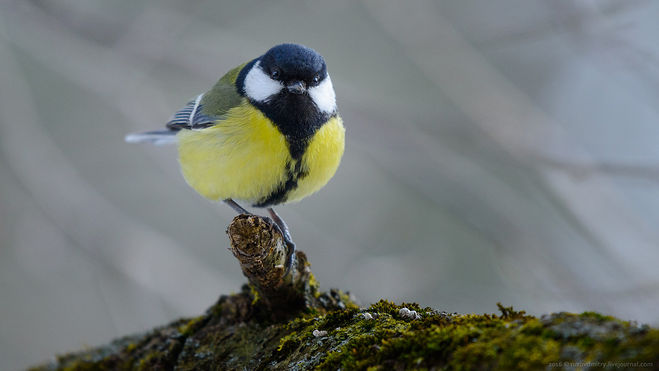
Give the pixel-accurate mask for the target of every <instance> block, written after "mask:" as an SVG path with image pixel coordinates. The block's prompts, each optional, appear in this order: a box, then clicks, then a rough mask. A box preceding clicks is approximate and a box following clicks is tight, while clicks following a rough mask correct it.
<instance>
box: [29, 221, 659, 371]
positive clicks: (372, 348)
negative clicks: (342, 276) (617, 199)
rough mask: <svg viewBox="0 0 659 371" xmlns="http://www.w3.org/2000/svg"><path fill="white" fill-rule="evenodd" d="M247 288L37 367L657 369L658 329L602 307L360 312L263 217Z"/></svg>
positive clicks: (386, 306) (243, 240) (244, 262)
mask: <svg viewBox="0 0 659 371" xmlns="http://www.w3.org/2000/svg"><path fill="white" fill-rule="evenodd" d="M228 233H229V235H230V240H231V242H232V248H231V250H232V252H233V253H234V255H235V256H236V257H237V258H238V260H239V261H240V263H241V267H242V268H243V273H244V274H245V276H247V278H248V280H249V282H250V284H249V285H245V286H244V287H243V289H242V291H241V292H240V293H237V294H234V295H230V296H222V297H221V298H220V299H219V301H218V302H217V303H216V304H215V305H213V306H212V307H211V308H210V309H208V310H207V311H206V313H205V314H204V315H202V316H199V317H197V318H192V319H181V320H178V321H175V322H173V323H171V324H169V325H166V326H164V327H161V328H157V329H154V330H152V331H150V332H148V333H145V334H139V335H135V336H129V337H125V338H121V339H118V340H115V341H113V342H112V343H110V344H109V345H106V346H102V347H99V348H96V349H91V350H85V351H81V352H76V353H70V354H66V355H60V356H57V357H56V359H55V360H53V361H51V362H49V363H46V364H44V365H41V366H37V367H35V368H34V370H116V369H119V370H121V369H138V370H171V369H176V370H254V369H282V370H308V369H320V370H337V369H343V370H353V369H357V370H365V369H369V370H375V369H381V370H390V369H394V370H402V369H462V370H471V369H477V370H538V369H551V368H557V369H600V368H610V369H647V370H649V369H657V368H659V329H655V328H651V327H649V326H646V325H642V326H639V325H637V324H635V323H633V322H627V321H622V320H619V319H616V318H613V317H610V316H604V315H601V314H598V313H594V312H586V313H582V314H570V313H556V314H551V315H545V316H541V317H539V318H538V317H534V316H529V315H526V314H525V313H524V312H523V311H521V312H518V311H514V310H513V309H512V308H510V307H503V306H501V305H499V309H500V312H501V313H500V314H497V315H495V314H457V313H446V312H441V311H438V310H435V309H432V308H421V307H420V306H419V305H418V304H414V303H402V304H399V305H397V304H394V303H391V302H389V301H386V300H381V301H379V302H377V303H375V304H372V305H370V306H369V307H366V308H360V307H359V306H358V305H357V304H356V303H355V300H354V299H353V298H352V297H351V296H350V295H348V294H345V293H343V292H341V291H338V290H331V291H330V292H326V293H321V292H319V291H318V290H317V285H316V284H315V282H314V279H313V276H312V274H311V272H310V270H309V263H308V262H307V260H306V257H305V256H304V254H303V253H301V252H297V254H296V256H295V267H294V269H291V271H290V272H289V274H285V273H286V272H285V270H284V269H283V267H282V263H283V259H284V256H285V254H284V255H283V256H282V251H283V250H282V249H283V244H282V241H281V235H280V234H279V231H278V230H277V229H276V228H273V226H272V225H271V223H270V221H269V220H268V219H266V218H261V217H257V216H245V215H243V216H239V217H236V219H234V221H233V222H232V224H231V225H230V226H229V229H228Z"/></svg>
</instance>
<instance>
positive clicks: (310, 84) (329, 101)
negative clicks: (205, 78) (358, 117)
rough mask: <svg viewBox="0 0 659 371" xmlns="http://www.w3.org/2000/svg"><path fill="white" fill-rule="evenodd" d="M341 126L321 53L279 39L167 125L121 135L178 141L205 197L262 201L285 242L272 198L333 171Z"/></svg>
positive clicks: (302, 191)
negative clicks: (277, 43) (158, 128)
mask: <svg viewBox="0 0 659 371" xmlns="http://www.w3.org/2000/svg"><path fill="white" fill-rule="evenodd" d="M344 137H345V129H344V126H343V121H342V120H341V117H340V116H339V114H338V111H337V107H336V96H335V93H334V88H333V86H332V80H331V79H330V76H329V74H328V73H327V66H326V64H325V60H324V59H323V57H322V56H321V55H320V54H318V53H317V52H316V51H315V50H313V49H310V48H308V47H305V46H302V45H298V44H281V45H277V46H275V47H273V48H271V49H270V50H268V51H267V52H266V53H265V54H263V55H262V56H260V57H258V58H256V59H253V60H251V61H250V62H247V63H245V64H242V65H240V66H238V67H236V68H234V69H232V70H230V71H229V72H227V74H226V75H224V76H223V77H222V78H220V80H219V81H218V82H217V83H216V84H215V85H214V86H213V87H212V88H211V89H210V90H209V91H208V92H206V93H203V94H200V95H198V96H197V97H195V98H194V99H192V100H190V101H189V102H188V104H187V105H186V106H185V107H183V108H182V109H181V110H179V111H178V112H176V113H175V114H174V115H173V116H172V118H171V119H170V120H169V122H167V124H166V129H165V130H158V131H150V132H145V133H136V134H130V135H128V136H126V141H127V142H131V143H140V142H148V143H154V144H167V143H177V144H178V154H179V163H180V165H181V170H182V173H183V176H184V178H185V180H186V181H187V183H188V184H189V185H190V186H191V187H192V188H193V189H194V190H195V191H197V192H198V193H199V194H201V195H202V196H204V197H206V198H208V199H210V200H222V201H224V202H225V203H226V204H228V205H229V206H231V207H232V208H233V209H234V210H235V211H236V212H238V213H241V214H243V213H245V214H249V212H247V211H246V210H245V209H244V208H243V207H241V206H240V205H239V204H238V203H237V202H236V201H234V199H235V200H243V201H246V202H249V203H250V204H251V205H252V206H254V207H265V208H267V209H268V212H269V214H270V216H271V217H272V219H273V221H274V222H275V224H276V225H277V226H278V227H279V229H280V230H281V232H282V235H283V237H284V239H285V242H286V244H287V246H288V258H289V259H288V260H287V269H289V268H290V262H291V261H292V257H293V252H294V251H295V244H294V243H293V240H292V238H291V235H290V231H289V229H288V226H287V225H286V223H285V222H284V221H283V219H281V218H280V217H279V215H277V213H276V212H275V211H274V209H272V206H274V205H279V204H284V203H288V202H293V201H298V200H301V199H302V198H304V197H306V196H309V195H310V194H312V193H314V192H316V191H318V190H319V189H320V188H322V187H323V186H324V185H325V184H327V182H328V181H329V180H330V178H331V177H332V176H333V175H334V173H335V172H336V169H337V168H338V166H339V162H340V160H341V157H342V155H343V150H344Z"/></svg>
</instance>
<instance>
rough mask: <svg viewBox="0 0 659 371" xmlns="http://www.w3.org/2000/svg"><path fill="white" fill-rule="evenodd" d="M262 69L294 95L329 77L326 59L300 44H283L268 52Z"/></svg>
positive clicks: (261, 64)
mask: <svg viewBox="0 0 659 371" xmlns="http://www.w3.org/2000/svg"><path fill="white" fill-rule="evenodd" d="M259 64H260V67H261V69H263V71H264V72H265V73H267V74H268V75H269V76H270V78H271V79H273V80H276V81H281V82H282V83H283V84H284V85H285V86H286V87H287V89H288V90H289V91H290V92H291V93H294V94H302V93H304V92H306V90H307V89H308V88H309V87H313V86H317V85H318V84H320V83H321V82H322V81H323V80H324V79H325V77H326V76H327V66H326V65H325V59H323V57H322V56H321V55H320V54H318V53H317V52H316V51H315V50H313V49H311V48H307V47H306V46H302V45H298V44H281V45H277V46H275V47H273V48H272V49H270V50H268V51H267V52H266V53H265V54H264V55H263V56H262V57H261V60H260V63H259Z"/></svg>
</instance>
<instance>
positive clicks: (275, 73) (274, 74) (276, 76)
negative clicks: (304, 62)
mask: <svg viewBox="0 0 659 371" xmlns="http://www.w3.org/2000/svg"><path fill="white" fill-rule="evenodd" d="M280 76H281V72H280V71H279V69H278V68H273V69H272V71H270V77H272V79H273V80H279V77H280Z"/></svg>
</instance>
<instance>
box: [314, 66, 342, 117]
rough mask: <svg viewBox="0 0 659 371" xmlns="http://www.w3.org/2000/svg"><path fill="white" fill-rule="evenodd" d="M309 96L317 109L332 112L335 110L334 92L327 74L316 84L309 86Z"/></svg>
mask: <svg viewBox="0 0 659 371" xmlns="http://www.w3.org/2000/svg"><path fill="white" fill-rule="evenodd" d="M309 96H311V99H313V101H314V103H316V106H317V107H318V109H319V110H321V111H323V112H325V113H328V114H332V113H334V112H335V111H336V94H335V93H334V87H333V86H332V79H330V77H329V75H327V77H325V80H323V82H321V83H320V84H318V85H317V86H314V87H311V88H309Z"/></svg>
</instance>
